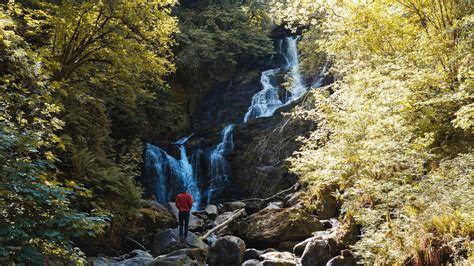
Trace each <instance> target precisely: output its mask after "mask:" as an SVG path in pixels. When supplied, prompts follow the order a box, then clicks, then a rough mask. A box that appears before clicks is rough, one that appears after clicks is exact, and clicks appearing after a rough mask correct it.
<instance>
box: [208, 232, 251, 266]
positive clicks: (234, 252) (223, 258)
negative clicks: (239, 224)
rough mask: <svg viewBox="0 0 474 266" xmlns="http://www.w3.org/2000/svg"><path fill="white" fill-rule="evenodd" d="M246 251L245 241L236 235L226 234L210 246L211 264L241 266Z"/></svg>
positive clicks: (209, 260)
mask: <svg viewBox="0 0 474 266" xmlns="http://www.w3.org/2000/svg"><path fill="white" fill-rule="evenodd" d="M244 253H245V242H244V241H243V240H242V239H240V238H238V237H236V236H224V237H221V238H219V239H217V241H215V242H214V243H213V244H212V246H211V247H210V248H209V259H208V262H209V265H211V266H213V265H216V266H220V265H237V266H239V265H240V264H241V263H242V261H243V259H244Z"/></svg>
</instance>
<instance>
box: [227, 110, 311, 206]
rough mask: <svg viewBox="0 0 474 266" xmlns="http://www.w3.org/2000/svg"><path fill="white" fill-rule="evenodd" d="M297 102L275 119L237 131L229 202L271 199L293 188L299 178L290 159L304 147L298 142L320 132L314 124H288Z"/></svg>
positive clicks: (253, 121) (291, 121)
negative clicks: (247, 199) (236, 199)
mask: <svg viewBox="0 0 474 266" xmlns="http://www.w3.org/2000/svg"><path fill="white" fill-rule="evenodd" d="M297 103H298V102H295V103H293V104H290V105H288V106H284V107H282V108H280V109H278V110H277V111H276V112H275V114H274V115H273V116H272V117H267V118H264V117H261V118H257V119H251V120H250V121H249V122H248V123H246V124H241V125H239V126H236V127H235V130H234V147H235V148H234V151H233V153H232V154H231V156H230V157H229V159H228V161H229V164H230V166H231V175H230V177H231V178H230V182H231V185H229V186H228V188H227V189H226V190H225V191H224V193H223V194H224V195H226V196H227V197H229V198H244V197H268V196H271V195H273V194H275V193H277V192H279V191H281V190H284V189H286V188H289V187H291V185H293V184H294V183H295V182H296V181H297V177H296V176H294V175H292V174H290V173H289V172H288V168H287V167H288V164H287V163H286V159H287V158H289V157H290V156H291V155H292V154H293V153H294V152H295V151H297V150H298V149H299V148H300V147H301V143H300V142H298V141H296V138H298V137H301V136H307V135H308V134H309V132H311V131H312V130H314V129H315V128H316V125H315V124H314V123H313V122H311V121H303V120H296V119H292V120H288V119H289V117H285V116H283V115H282V114H281V113H282V112H286V113H288V112H291V110H292V108H293V107H294V106H295V105H296V104H297Z"/></svg>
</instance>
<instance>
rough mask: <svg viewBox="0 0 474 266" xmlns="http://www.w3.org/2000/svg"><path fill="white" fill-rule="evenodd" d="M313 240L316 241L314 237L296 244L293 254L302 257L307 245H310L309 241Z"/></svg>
mask: <svg viewBox="0 0 474 266" xmlns="http://www.w3.org/2000/svg"><path fill="white" fill-rule="evenodd" d="M312 239H314V237H310V238H307V239H305V240H303V241H301V242H300V243H298V244H296V245H295V246H294V247H293V253H294V254H295V255H297V256H301V255H302V254H303V252H304V249H305V248H306V245H307V244H308V242H309V241H311V240H312Z"/></svg>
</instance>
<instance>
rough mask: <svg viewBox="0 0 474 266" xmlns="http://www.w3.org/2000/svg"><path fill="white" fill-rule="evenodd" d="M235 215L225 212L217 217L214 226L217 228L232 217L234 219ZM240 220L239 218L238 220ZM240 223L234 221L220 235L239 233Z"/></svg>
mask: <svg viewBox="0 0 474 266" xmlns="http://www.w3.org/2000/svg"><path fill="white" fill-rule="evenodd" d="M234 214H235V212H224V213H222V214H220V215H219V216H217V218H216V220H214V226H217V225H219V224H221V223H223V222H225V221H227V220H228V219H229V218H230V217H232V216H233V215H234ZM237 219H238V218H237ZM238 228H239V227H238V222H237V220H234V221H232V222H230V223H229V224H228V225H227V226H226V227H225V228H223V229H221V230H219V232H220V233H222V234H229V235H231V234H234V233H235V232H237V231H238Z"/></svg>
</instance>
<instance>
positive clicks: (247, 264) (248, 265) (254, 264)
mask: <svg viewBox="0 0 474 266" xmlns="http://www.w3.org/2000/svg"><path fill="white" fill-rule="evenodd" d="M242 266H263V263H262V262H260V261H259V260H246V261H244V262H243V263H242Z"/></svg>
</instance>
